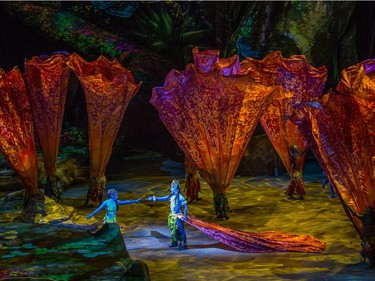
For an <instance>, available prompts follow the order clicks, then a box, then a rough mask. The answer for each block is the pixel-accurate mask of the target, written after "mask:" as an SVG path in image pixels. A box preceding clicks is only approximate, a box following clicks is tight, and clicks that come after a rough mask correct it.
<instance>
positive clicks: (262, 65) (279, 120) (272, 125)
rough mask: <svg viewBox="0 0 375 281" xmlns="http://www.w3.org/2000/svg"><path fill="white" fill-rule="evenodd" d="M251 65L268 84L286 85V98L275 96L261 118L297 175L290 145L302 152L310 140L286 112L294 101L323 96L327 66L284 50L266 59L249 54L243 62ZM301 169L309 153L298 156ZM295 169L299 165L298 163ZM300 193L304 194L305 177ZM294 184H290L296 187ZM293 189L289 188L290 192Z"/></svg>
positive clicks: (246, 66) (259, 79) (253, 72)
mask: <svg viewBox="0 0 375 281" xmlns="http://www.w3.org/2000/svg"><path fill="white" fill-rule="evenodd" d="M241 67H242V68H243V69H248V70H249V72H250V74H251V76H252V77H253V78H254V79H255V81H257V82H259V83H261V84H263V85H265V86H282V88H283V95H284V99H275V100H274V101H273V102H272V104H271V105H270V106H269V107H268V108H267V109H266V111H265V112H264V114H263V116H262V117H261V119H260V122H261V124H262V126H263V129H264V131H265V132H266V133H267V135H268V137H269V139H270V141H271V142H272V144H273V146H274V147H275V149H276V151H277V153H278V155H279V157H280V158H281V161H282V162H283V164H284V166H285V168H286V169H287V171H288V172H289V174H290V176H291V177H293V172H295V171H293V167H292V161H291V157H290V152H289V149H290V147H291V146H293V145H295V146H296V147H297V149H298V151H299V152H303V151H306V149H307V143H306V141H305V140H304V139H303V137H302V134H301V133H300V132H299V131H298V130H297V126H296V125H295V124H293V123H292V122H291V121H290V120H289V119H288V118H285V117H286V116H290V115H291V113H292V111H293V105H294V104H297V103H300V102H305V101H310V100H313V99H315V98H317V97H319V96H321V94H322V91H323V88H324V85H325V81H326V78H327V69H326V67H324V66H322V67H320V68H317V69H316V68H314V67H312V66H310V65H309V64H308V62H307V61H306V58H305V57H304V56H302V55H294V56H291V57H290V58H283V57H282V55H281V52H279V51H276V52H273V53H270V54H268V55H267V56H266V57H265V58H264V59H263V60H256V59H252V58H247V59H245V60H244V61H243V62H242V63H241ZM298 160H299V161H298V162H299V163H298V165H297V166H301V167H298V169H301V172H302V168H303V166H304V162H305V157H304V156H303V157H302V158H301V159H298ZM294 169H295V167H294ZM301 183H302V186H300V187H297V189H301V191H300V192H301V193H302V194H300V195H303V194H304V188H303V181H302V182H301ZM292 186H293V185H290V187H292ZM288 192H289V193H293V192H292V191H291V190H287V193H288Z"/></svg>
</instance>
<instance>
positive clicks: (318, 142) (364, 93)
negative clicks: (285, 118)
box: [291, 60, 375, 264]
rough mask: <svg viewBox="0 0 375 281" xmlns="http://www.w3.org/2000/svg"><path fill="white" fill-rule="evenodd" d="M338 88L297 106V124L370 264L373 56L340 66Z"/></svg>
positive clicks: (374, 172) (374, 204) (374, 251)
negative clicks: (359, 238) (331, 186)
mask: <svg viewBox="0 0 375 281" xmlns="http://www.w3.org/2000/svg"><path fill="white" fill-rule="evenodd" d="M341 77H342V78H341V81H340V83H339V85H338V87H337V90H338V93H334V92H333V91H330V92H329V93H328V94H327V95H324V96H323V97H322V98H321V99H320V100H319V102H311V103H303V104H301V105H300V106H298V109H297V110H296V112H295V114H294V115H293V116H292V119H291V120H292V121H293V122H295V123H296V124H298V126H299V129H300V130H301V132H302V133H303V134H304V136H305V137H306V139H307V140H308V143H309V145H310V147H311V150H312V151H313V153H314V155H315V156H316V158H317V159H318V161H319V162H320V164H321V166H322V167H323V169H324V171H325V173H326V174H327V175H328V177H329V180H330V181H331V183H332V185H333V187H334V188H335V190H336V192H337V194H338V196H339V198H340V200H341V202H342V204H343V206H344V209H345V211H346V213H347V215H348V217H349V218H350V220H351V221H352V222H353V224H354V227H355V229H356V230H357V232H358V233H359V235H360V237H361V238H362V246H363V252H362V254H363V255H364V256H366V257H368V258H369V259H370V261H371V263H372V264H374V263H375V211H374V210H375V189H374V186H375V145H374V144H375V133H374V121H375V110H374V105H375V80H374V78H375V60H368V61H365V62H362V63H359V64H356V65H354V66H352V67H349V68H347V69H345V70H343V71H342V74H341Z"/></svg>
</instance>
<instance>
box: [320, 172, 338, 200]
mask: <svg viewBox="0 0 375 281" xmlns="http://www.w3.org/2000/svg"><path fill="white" fill-rule="evenodd" d="M327 184H328V187H329V193H330V197H331V198H335V191H334V190H333V186H332V184H331V182H330V181H329V179H328V177H327V175H326V174H325V173H324V172H323V180H322V188H323V189H324V188H325V186H326V185H327Z"/></svg>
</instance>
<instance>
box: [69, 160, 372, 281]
mask: <svg viewBox="0 0 375 281" xmlns="http://www.w3.org/2000/svg"><path fill="white" fill-rule="evenodd" d="M159 164H160V165H159ZM159 164H155V163H152V164H151V163H147V162H144V163H143V164H142V161H138V162H135V164H134V165H135V166H133V168H132V169H131V168H129V167H130V166H128V167H126V166H124V167H122V168H121V169H120V168H119V169H120V170H122V169H124V170H123V171H122V172H120V173H118V171H116V173H113V174H111V173H108V176H107V178H108V181H109V183H108V187H107V188H115V189H117V190H118V191H119V195H120V196H119V197H120V199H121V200H126V199H136V198H139V197H142V198H145V197H146V196H147V195H156V196H163V195H167V194H168V192H169V185H170V182H171V180H172V179H174V178H181V179H182V178H183V176H184V174H183V170H182V169H180V166H179V164H176V163H175V164H176V165H175V164H174V163H173V162H169V163H167V164H166V162H164V164H163V163H159ZM142 165H144V166H142ZM125 170H126V171H125ZM124 171H125V172H124ZM304 172H305V184H306V197H305V200H302V201H300V200H288V199H287V198H286V196H285V194H284V192H285V189H286V187H287V185H288V182H289V180H288V176H287V175H281V176H278V177H270V176H259V177H242V176H236V177H235V178H234V179H233V182H232V184H231V185H230V187H229V190H228V199H229V204H230V207H231V210H232V212H231V214H230V219H229V220H220V221H218V220H216V219H215V216H214V209H213V196H212V191H211V189H210V188H209V186H208V185H207V183H206V182H205V181H204V180H202V191H201V193H200V196H201V197H202V200H200V201H198V202H193V203H190V204H189V205H188V208H189V216H193V217H196V218H198V219H200V220H204V221H209V222H215V223H218V224H221V225H223V226H226V227H230V228H233V229H238V230H244V231H251V232H266V231H283V232H287V233H294V234H299V235H313V236H315V238H316V239H319V240H321V241H323V242H325V243H326V244H327V246H326V249H325V251H324V252H322V253H318V254H317V253H314V254H311V253H295V252H294V253H293V252H286V253H285V252H284V253H279V252H275V253H241V252H238V251H236V250H233V249H231V248H229V247H228V246H226V245H223V244H221V243H219V242H217V241H216V240H214V239H212V238H211V237H208V236H206V235H205V234H203V233H202V232H200V231H199V230H197V229H195V228H194V227H191V226H190V225H185V229H186V233H187V243H188V247H189V249H188V250H185V251H179V250H178V249H176V248H168V245H169V244H170V238H169V229H168V227H167V217H168V213H169V205H168V202H156V203H154V202H146V201H143V202H142V203H140V204H133V205H124V206H120V209H119V211H118V217H117V220H118V223H119V225H120V226H123V231H124V233H123V237H124V240H125V244H126V246H127V249H128V251H129V254H130V256H131V258H132V259H134V260H136V259H139V260H141V261H143V262H144V263H146V264H147V266H148V269H149V274H150V278H151V280H153V281H169V280H170V281H175V280H188V281H195V280H210V281H214V280H220V281H224V280H228V281H229V280H262V281H264V280H331V281H333V280H335V281H336V280H337V281H339V280H340V281H342V280H351V281H353V280H361V281H363V280H364V281H366V280H375V271H374V270H370V269H369V268H368V266H369V265H368V264H364V263H360V260H361V256H360V251H361V246H360V240H359V238H358V236H357V234H356V232H355V230H354V227H353V226H352V224H351V222H350V221H349V219H348V218H347V216H346V215H345V213H344V211H343V208H342V207H341V204H340V202H339V200H338V198H337V197H335V198H330V196H329V190H328V188H326V189H322V187H321V179H322V178H321V171H320V170H319V169H317V167H316V165H315V164H314V163H310V164H308V165H307V166H306V168H305V171H304ZM182 187H183V184H182ZM86 191H87V186H83V185H80V186H74V187H72V188H70V189H68V190H66V191H65V192H64V194H63V200H64V201H63V203H64V204H67V205H70V206H73V207H75V208H76V209H77V213H78V214H80V215H87V214H89V213H90V212H91V211H93V210H94V208H95V207H96V206H94V205H90V206H89V207H88V208H83V207H81V205H82V204H83V202H84V198H85V194H86ZM102 215H104V211H102V213H100V214H99V215H97V216H96V219H97V220H98V221H99V220H100V219H101V217H102ZM98 259H100V257H98ZM91 279H92V278H91ZM82 280H84V279H82ZM87 280H90V276H87ZM102 280H104V279H102ZM111 280H113V279H111Z"/></svg>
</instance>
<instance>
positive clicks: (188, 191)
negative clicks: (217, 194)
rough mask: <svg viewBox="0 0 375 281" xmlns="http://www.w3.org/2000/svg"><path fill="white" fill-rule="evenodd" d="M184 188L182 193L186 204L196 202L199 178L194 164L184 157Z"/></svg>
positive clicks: (199, 188) (199, 187) (199, 184)
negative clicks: (186, 201)
mask: <svg viewBox="0 0 375 281" xmlns="http://www.w3.org/2000/svg"><path fill="white" fill-rule="evenodd" d="M185 172H186V175H185V188H184V192H185V195H186V199H187V200H188V202H189V203H190V202H193V201H198V200H200V199H201V198H199V197H198V193H199V191H200V190H201V183H200V176H199V171H198V169H197V168H196V167H195V166H194V164H193V163H192V162H191V161H190V160H189V158H188V157H186V156H185Z"/></svg>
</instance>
